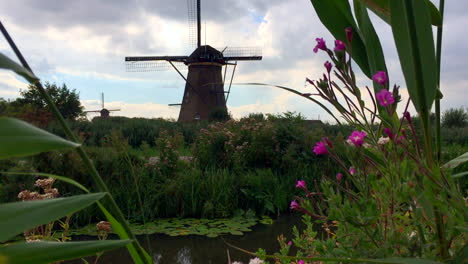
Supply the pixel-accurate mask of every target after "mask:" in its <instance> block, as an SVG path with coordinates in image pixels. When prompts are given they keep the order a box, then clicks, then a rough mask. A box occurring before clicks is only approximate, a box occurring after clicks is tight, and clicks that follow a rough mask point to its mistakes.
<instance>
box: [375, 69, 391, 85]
mask: <svg viewBox="0 0 468 264" xmlns="http://www.w3.org/2000/svg"><path fill="white" fill-rule="evenodd" d="M372 80H374V81H375V82H376V83H378V84H380V85H385V84H386V83H387V81H388V78H387V74H386V73H385V72H384V71H379V72H377V73H376V74H374V76H372Z"/></svg>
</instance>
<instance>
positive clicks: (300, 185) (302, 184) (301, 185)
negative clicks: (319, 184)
mask: <svg viewBox="0 0 468 264" xmlns="http://www.w3.org/2000/svg"><path fill="white" fill-rule="evenodd" d="M296 188H301V189H304V190H305V189H306V188H307V186H306V182H305V181H297V183H296Z"/></svg>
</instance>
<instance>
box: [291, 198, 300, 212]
mask: <svg viewBox="0 0 468 264" xmlns="http://www.w3.org/2000/svg"><path fill="white" fill-rule="evenodd" d="M289 207H291V209H293V210H299V209H301V206H300V205H299V204H298V203H297V202H296V200H293V201H291V204H290V205H289Z"/></svg>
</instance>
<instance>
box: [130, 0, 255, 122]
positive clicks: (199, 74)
mask: <svg viewBox="0 0 468 264" xmlns="http://www.w3.org/2000/svg"><path fill="white" fill-rule="evenodd" d="M196 1H197V8H196V10H197V11H196V12H197V16H196V17H197V47H196V49H195V50H194V51H193V52H192V54H191V55H190V56H144V57H143V56H142V57H125V62H126V66H127V70H128V71H151V70H157V69H158V68H157V67H155V66H160V65H162V64H160V62H164V63H168V64H170V65H171V66H172V67H173V68H174V69H175V70H176V71H177V72H178V73H179V74H180V76H181V77H182V78H184V80H185V82H186V84H185V90H184V95H183V98H182V102H181V103H180V104H175V105H180V106H181V108H180V113H179V121H180V122H192V121H199V120H208V119H209V117H210V114H211V113H212V112H213V111H215V110H225V111H227V107H226V101H227V97H226V96H225V95H226V94H227V95H229V91H230V86H231V84H232V79H233V77H234V73H235V69H236V66H237V61H244V60H247V61H252V60H261V59H262V56H261V50H260V49H258V48H247V47H243V48H228V47H226V48H224V49H223V50H222V51H220V50H217V49H215V48H213V47H211V46H209V45H203V46H202V45H201V40H200V36H201V26H200V24H201V22H200V0H196ZM189 2H190V0H189ZM189 9H190V8H189ZM189 17H190V12H189ZM177 64H178V65H183V66H186V67H188V74H187V77H184V76H183V75H182V74H181V73H180V71H179V69H178V68H177V67H176V65H177ZM228 65H233V66H234V68H233V71H232V75H231V81H230V84H229V91H228V92H225V91H224V86H225V78H226V70H227V68H225V73H224V77H223V73H222V72H223V67H227V66H228Z"/></svg>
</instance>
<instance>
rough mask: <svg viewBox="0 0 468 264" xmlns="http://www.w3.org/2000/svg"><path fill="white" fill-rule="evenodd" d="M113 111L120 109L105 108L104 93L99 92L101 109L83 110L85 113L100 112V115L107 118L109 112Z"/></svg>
mask: <svg viewBox="0 0 468 264" xmlns="http://www.w3.org/2000/svg"><path fill="white" fill-rule="evenodd" d="M113 111H120V109H106V108H104V93H101V110H90V111H84V112H85V113H100V114H101V117H103V118H107V117H109V114H110V112H113Z"/></svg>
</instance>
